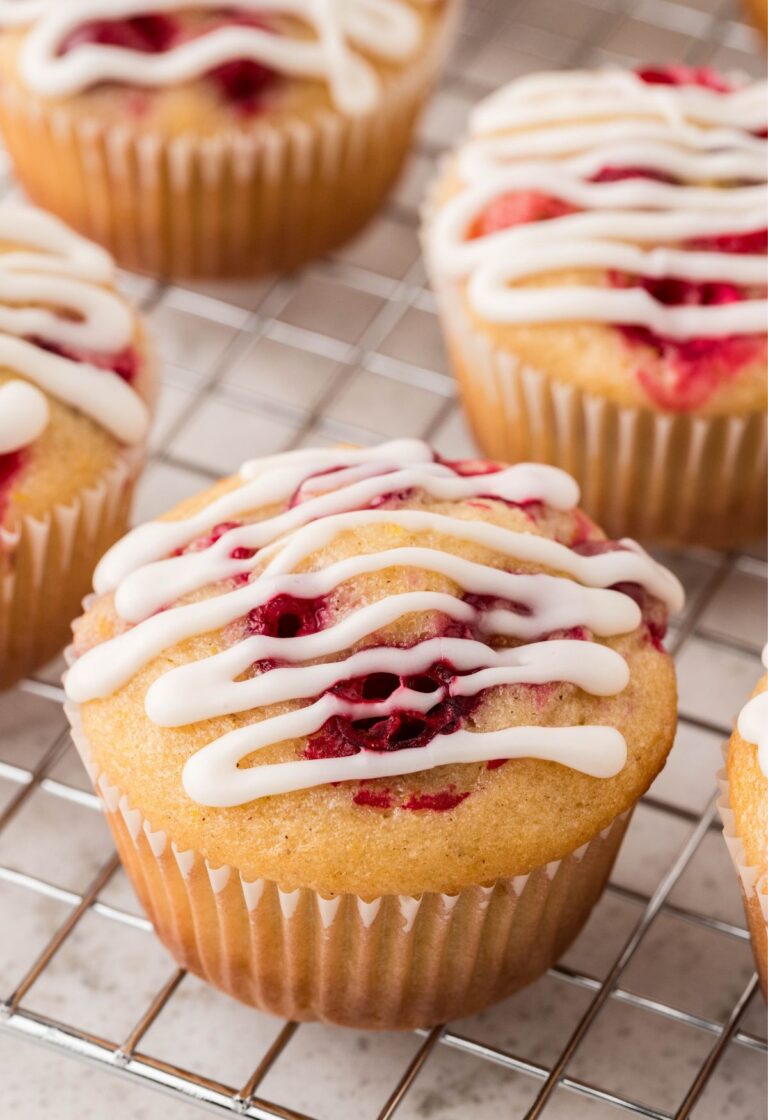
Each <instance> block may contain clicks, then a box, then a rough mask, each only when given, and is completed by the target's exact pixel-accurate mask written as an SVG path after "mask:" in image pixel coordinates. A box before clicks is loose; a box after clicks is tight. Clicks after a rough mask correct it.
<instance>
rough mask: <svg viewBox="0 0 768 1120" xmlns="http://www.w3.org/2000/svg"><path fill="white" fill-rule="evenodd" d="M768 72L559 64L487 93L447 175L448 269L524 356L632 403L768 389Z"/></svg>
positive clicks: (436, 261)
mask: <svg viewBox="0 0 768 1120" xmlns="http://www.w3.org/2000/svg"><path fill="white" fill-rule="evenodd" d="M767 126H768V83H766V82H753V83H751V84H747V83H744V84H742V83H741V82H737V81H731V80H729V79H726V78H724V77H722V76H721V75H719V74H716V73H715V72H713V71H711V70H705V69H691V68H688V67H684V66H668V67H662V68H658V69H651V68H648V69H644V70H639V71H637V72H629V71H623V70H618V69H609V70H603V71H595V72H590V71H572V72H563V73H543V74H535V75H532V76H530V77H526V78H522V79H520V80H518V81H516V82H513V83H512V84H511V85H509V86H507V87H506V88H504V89H501V90H500V91H498V92H497V93H495V94H493V95H492V96H491V97H489V98H488V99H487V100H485V101H484V102H482V103H481V104H480V105H479V106H478V107H477V108H476V109H475V111H474V113H473V114H472V117H471V122H470V135H469V138H468V139H467V140H466V141H465V142H464V144H463V145H462V146H461V147H460V148H459V149H458V151H457V152H456V153H454V155H453V156H452V157H450V158H449V159H448V160H447V162H446V164H445V167H444V169H443V172H442V174H441V176H440V178H439V181H438V182H437V183H436V184H435V187H434V188H433V192H432V197H431V200H430V205H429V207H428V214H427V229H426V242H427V251H428V256H429V260H430V265H431V270H432V273H433V277H434V279H435V281H436V284H437V285H438V286H450V287H452V286H454V285H458V288H459V291H460V293H461V298H462V301H463V304H464V307H465V309H466V311H467V312H468V314H469V316H470V319H471V321H472V322H473V323H474V324H475V326H476V327H478V328H479V329H480V330H481V331H483V332H484V333H485V334H487V335H490V336H491V337H492V339H493V340H494V341H495V342H496V343H500V344H501V345H502V346H504V347H506V348H509V349H510V350H511V351H513V352H514V353H515V354H516V355H517V356H518V357H519V358H520V359H521V360H523V361H525V362H528V363H530V365H531V366H533V367H534V368H538V369H540V370H543V371H546V372H547V373H548V374H550V375H552V376H554V377H555V378H557V379H561V380H563V381H566V382H571V383H576V384H578V385H579V386H580V387H582V388H584V389H586V390H587V391H590V390H591V391H596V392H599V393H601V394H603V395H606V396H608V397H609V398H611V399H614V400H616V401H617V403H619V404H622V405H639V406H645V407H649V408H653V409H659V410H664V411H669V412H681V411H686V412H694V413H696V412H698V413H702V414H720V413H732V412H740V411H753V410H755V409H758V408H762V407H764V406H765V402H766V378H765V360H766V325H767V324H768V301H767V300H766V259H765V254H766V247H767V245H768V228H767V227H768V212H767V210H766V202H767V200H768V198H767V195H766V174H767V171H768V144H767V143H766V127H767Z"/></svg>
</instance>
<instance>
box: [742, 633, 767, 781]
mask: <svg viewBox="0 0 768 1120" xmlns="http://www.w3.org/2000/svg"><path fill="white" fill-rule="evenodd" d="M763 665H764V666H765V669H766V670H768V645H766V646H765V648H764V649H763ZM738 728H739V735H741V737H742V739H743V740H744V741H745V742H746V743H754V744H755V746H756V747H757V761H758V763H759V765H760V769H761V770H762V772H763V773H764V774H765V776H766V778H768V692H759V693H758V694H757V696H753V697H752V699H751V700H750V701H749V703H747V704H746V705H745V706H744V707H743V708H742V710H741V713H740V715H739V721H738Z"/></svg>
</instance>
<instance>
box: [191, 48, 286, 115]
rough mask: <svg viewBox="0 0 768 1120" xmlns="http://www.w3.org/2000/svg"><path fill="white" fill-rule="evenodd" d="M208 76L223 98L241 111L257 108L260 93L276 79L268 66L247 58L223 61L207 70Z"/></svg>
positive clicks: (250, 110)
mask: <svg viewBox="0 0 768 1120" xmlns="http://www.w3.org/2000/svg"><path fill="white" fill-rule="evenodd" d="M208 77H209V79H210V80H211V81H212V82H213V83H214V84H215V85H216V87H217V89H218V91H219V93H220V95H221V96H222V97H223V98H224V100H225V101H227V102H228V103H229V104H230V105H233V106H235V107H236V108H238V109H239V110H241V111H243V112H253V111H254V110H255V109H257V108H258V105H259V101H260V99H261V97H262V95H263V94H264V93H265V92H266V90H267V89H269V87H270V86H272V85H274V83H275V81H276V80H277V74H276V73H275V71H274V70H272V69H270V67H269V66H264V65H263V64H262V63H261V62H255V61H254V60H252V59H248V58H240V59H233V60H232V62H224V63H222V65H221V66H217V67H215V69H213V70H211V71H209V73H208Z"/></svg>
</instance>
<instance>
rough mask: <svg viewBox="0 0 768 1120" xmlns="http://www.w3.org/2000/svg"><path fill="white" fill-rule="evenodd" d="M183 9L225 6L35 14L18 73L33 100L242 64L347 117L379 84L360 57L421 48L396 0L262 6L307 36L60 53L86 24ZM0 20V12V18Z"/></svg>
mask: <svg viewBox="0 0 768 1120" xmlns="http://www.w3.org/2000/svg"><path fill="white" fill-rule="evenodd" d="M418 2H420V3H429V2H431V0H418ZM237 7H238V9H239V10H242V11H245V12H249V11H252V12H254V13H255V14H262V13H263V12H264V10H265V4H264V0H238V4H237ZM183 8H184V9H199V10H203V11H216V10H218V9H224V10H226V11H228V12H231V11H232V8H233V5H232V0H79V2H78V4H77V5H70V4H55V5H51V6H48V7H44V8H43V10H42V11H41V12H40V13H39V15H38V21H37V22H36V23H35V24H34V25H33V27H32V29H31V31H30V32H29V34H28V36H27V38H26V40H25V42H24V45H23V47H22V51H21V56H20V69H21V74H22V76H23V78H24V80H25V81H26V82H27V83H28V84H29V86H30V87H31V88H32V89H34V90H35V91H36V92H37V93H40V94H42V95H43V96H45V97H67V96H71V95H73V94H76V93H79V92H82V91H83V90H85V89H88V88H89V87H91V86H93V85H96V84H98V83H99V82H105V81H113V82H125V83H128V84H130V85H134V86H136V85H139V86H151V87H162V86H172V85H178V84H180V83H183V82H187V81H191V80H194V79H197V78H200V77H202V76H203V75H204V74H207V73H209V72H210V71H212V70H213V69H214V68H215V67H217V66H221V65H224V64H226V63H228V62H232V61H235V60H248V61H252V62H257V63H260V64H261V65H264V66H268V67H270V69H272V70H276V71H278V72H279V73H282V74H286V75H288V76H293V77H297V78H316V79H319V80H322V81H325V82H327V83H328V86H329V88H330V91H331V95H332V97H333V100H334V103H335V104H336V107H337V108H338V109H339V110H340V111H341V112H344V113H346V114H348V115H350V116H356V115H358V114H363V113H366V112H368V111H369V110H370V109H372V108H373V107H375V105H376V104H377V103H378V100H379V94H380V82H379V78H378V76H377V74H376V71H375V69H374V67H373V66H371V64H370V63H369V62H367V61H366V59H365V58H364V57H363V54H371V55H373V56H375V57H376V58H378V59H381V60H382V61H384V62H389V63H404V62H406V61H407V60H408V59H409V58H410V57H411V56H412V55H413V53H414V52H415V51H416V50H417V49H418V47H419V45H420V41H421V22H420V19H419V16H418V14H417V13H416V12H415V11H414V10H413V7H412V6H411V5H410V4H408V3H406V2H404V0H345V2H344V3H338V2H331V0H270V2H269V4H267V5H266V8H267V9H268V11H269V12H270V13H275V14H278V15H287V16H294V17H296V18H298V19H300V20H302V21H303V22H305V23H306V24H308V25H309V26H310V27H311V28H312V30H313V31H314V32H315V36H316V37H315V38H313V39H312V38H310V39H300V38H294V37H292V36H288V35H276V34H272V33H271V32H269V31H266V30H263V29H260V28H257V27H244V26H232V27H218V28H215V29H212V30H209V31H207V32H205V33H203V34H202V35H200V36H199V37H197V38H194V39H190V40H187V41H185V42H182V43H179V44H178V45H176V46H172V47H170V48H169V49H168V50H165V51H160V52H158V53H156V54H143V53H141V52H140V51H136V50H131V49H130V48H125V47H114V46H108V45H104V44H83V45H80V46H78V47H76V48H74V49H73V50H71V51H68V52H66V53H62V47H63V45H64V43H65V41H66V40H67V37H68V36H69V35H70V34H71V33H72V32H74V31H76V29H77V28H78V27H81V26H82V25H83V24H85V23H86V22H88V21H89V20H94V19H124V18H130V17H132V16H138V15H147V14H149V13H152V14H154V13H164V12H170V11H176V10H180V9H183ZM33 10H34V9H33ZM3 16H4V12H3V10H2V9H0V20H2V18H3Z"/></svg>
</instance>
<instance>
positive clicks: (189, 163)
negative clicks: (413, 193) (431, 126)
mask: <svg viewBox="0 0 768 1120" xmlns="http://www.w3.org/2000/svg"><path fill="white" fill-rule="evenodd" d="M460 2H461V0H448V4H447V7H446V12H445V16H444V19H443V22H442V24H441V26H440V27H439V28H436V29H435V34H433V35H432V37H431V41H430V42H429V44H428V46H427V47H426V49H425V50H424V52H423V54H422V55H421V56H420V57H419V58H417V59H416V60H414V61H413V62H410V63H409V64H408V65H407V66H404V67H403V69H402V71H401V72H400V73H399V74H397V75H395V77H394V78H393V79H392V80H391V81H389V82H388V85H387V88H386V89H385V90H384V91H383V96H382V99H381V103H380V105H379V106H378V107H377V108H376V109H375V110H373V111H372V112H371V113H369V114H367V115H365V116H363V117H357V118H354V117H350V118H345V117H343V116H341V115H340V114H338V113H335V112H331V111H324V112H323V114H322V115H321V116H319V118H318V119H316V120H313V121H311V122H310V121H302V120H300V119H298V118H296V119H293V118H286V119H284V120H282V121H280V122H279V123H277V124H274V125H273V124H271V123H270V122H269V121H268V120H267V119H266V117H261V118H259V119H258V120H257V121H256V122H255V123H254V126H253V128H252V129H246V128H240V129H237V128H232V129H230V130H228V131H227V132H222V133H221V134H220V135H217V136H212V137H208V138H203V137H196V136H194V135H193V134H191V133H185V134H181V135H179V136H178V137H176V138H174V139H172V140H169V141H166V139H165V138H164V137H162V136H160V135H157V134H153V133H149V132H141V131H140V130H141V123H140V122H139V124H138V126H137V127H136V128H134V127H132V125H131V124H126V123H124V122H121V121H119V120H118V121H116V122H115V123H114V124H112V125H108V124H105V123H102V122H100V121H98V120H95V119H91V118H88V119H79V118H78V117H77V114H75V113H70V112H69V111H68V110H67V107H66V106H62V105H60V104H58V105H57V104H51V105H50V106H48V105H45V104H44V103H41V102H39V101H35V100H33V99H32V98H30V97H28V96H25V95H24V93H23V92H20V91H18V90H14V89H11V88H10V87H9V86H8V85H7V84H6V86H5V88H4V89H2V90H0V124H1V125H2V127H3V131H4V133H5V138H6V143H7V145H8V148H9V149H10V152H11V155H12V157H13V159H14V162H15V164H16V170H17V173H18V175H19V177H20V178H21V180H22V182H23V183H24V185H25V186H26V188H27V190H28V192H29V193H30V195H31V196H32V198H33V200H34V201H36V202H37V203H38V204H40V205H42V206H44V207H46V208H47V209H50V210H52V211H53V212H54V213H57V214H59V215H60V216H61V217H63V218H64V219H65V220H66V221H68V222H69V223H70V224H71V225H73V226H75V228H77V229H79V230H81V231H82V232H83V233H85V234H86V235H88V236H90V237H92V238H93V239H94V240H96V241H99V242H101V243H102V244H103V245H105V246H107V248H109V249H110V250H111V252H112V253H113V254H114V255H115V256H116V258H117V259H118V260H119V262H120V263H121V264H122V265H123V266H125V267H128V268H133V269H137V270H139V271H147V272H152V273H155V274H159V275H163V276H168V277H178V276H192V275H199V276H205V275H207V276H216V275H222V276H224V275H238V274H240V275H255V274H263V273H266V272H271V271H274V270H278V269H285V268H289V267H293V266H295V265H297V264H298V263H300V262H302V261H305V260H308V259H310V258H312V257H314V256H317V255H319V254H321V253H323V252H326V251H328V250H329V249H331V248H333V247H334V246H336V245H338V244H340V243H341V242H343V241H344V240H346V239H348V238H349V237H351V236H352V235H353V234H354V233H356V232H357V231H358V230H359V229H360V228H361V227H362V226H363V225H364V224H365V222H366V221H367V220H368V219H369V218H370V217H371V216H372V215H373V214H374V213H375V211H376V210H377V208H378V207H379V205H380V204H381V202H382V200H383V198H384V196H385V194H386V193H387V191H388V190H389V188H390V187H391V186H392V184H393V183H394V181H395V179H396V177H397V174H398V172H399V170H400V168H401V166H402V163H403V161H404V159H405V157H406V155H407V153H408V150H409V147H410V144H411V139H412V135H413V130H414V127H415V124H416V122H417V120H418V116H419V112H420V109H421V107H422V104H423V102H424V101H425V99H426V97H427V95H428V93H429V91H430V88H431V86H432V83H433V81H434V79H435V77H436V74H437V71H438V69H439V66H440V63H441V62H442V60H443V58H444V56H445V54H446V51H447V49H448V46H449V45H450V43H451V42H452V36H453V32H454V29H455V25H456V22H457V16H458V12H459V10H460ZM52 166H55V167H56V174H55V175H52V174H51V173H50V168H51V167H52Z"/></svg>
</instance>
